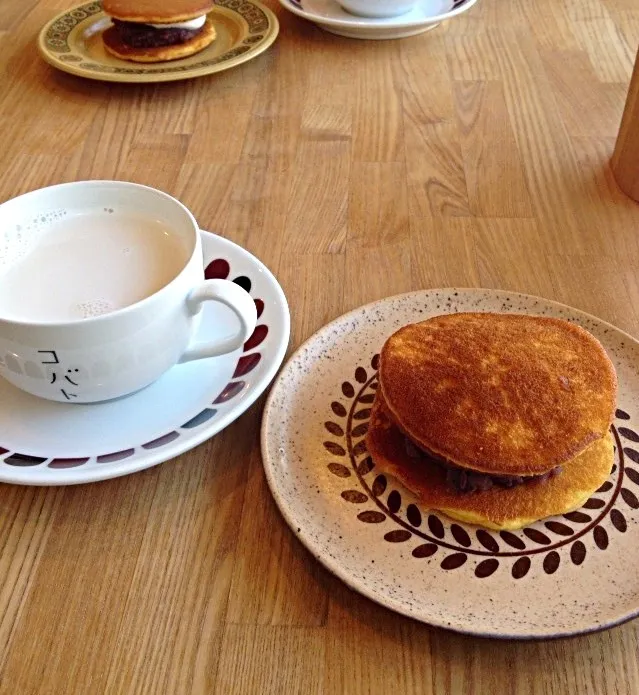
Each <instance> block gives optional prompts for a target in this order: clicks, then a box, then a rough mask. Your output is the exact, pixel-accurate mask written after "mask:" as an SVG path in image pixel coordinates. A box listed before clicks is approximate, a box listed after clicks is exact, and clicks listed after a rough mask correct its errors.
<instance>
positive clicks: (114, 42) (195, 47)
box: [102, 19, 216, 63]
mask: <svg viewBox="0 0 639 695" xmlns="http://www.w3.org/2000/svg"><path fill="white" fill-rule="evenodd" d="M215 37H216V32H215V27H214V26H213V22H212V21H211V20H210V19H207V20H206V24H205V25H204V26H203V27H202V30H201V31H200V32H199V33H198V34H197V36H194V37H193V38H192V39H189V40H188V41H185V42H184V43H180V44H175V45H173V46H157V47H154V48H132V47H130V46H127V45H126V44H125V43H123V42H122V41H121V40H120V38H119V37H118V34H117V32H116V31H115V29H114V27H110V28H109V29H107V30H106V31H105V32H104V33H103V34H102V40H103V41H104V47H105V49H106V50H107V51H108V52H109V53H110V54H111V55H114V56H115V57H116V58H122V60H132V61H134V62H136V63H160V62H163V61H165V60H177V59H178V58H186V57H187V56H190V55H193V54H194V53H197V52H198V51H201V50H202V49H204V48H206V47H207V46H208V45H209V44H210V43H212V42H213V41H214V40H215Z"/></svg>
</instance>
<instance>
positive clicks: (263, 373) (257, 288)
mask: <svg viewBox="0 0 639 695" xmlns="http://www.w3.org/2000/svg"><path fill="white" fill-rule="evenodd" d="M201 234H202V249H203V253H204V259H205V263H206V277H207V278H223V279H229V280H233V282H236V283H237V284H238V285H240V286H241V287H243V288H244V289H245V290H247V291H248V292H250V294H251V296H252V297H253V298H254V299H255V305H256V307H257V313H258V321H257V327H256V328H255V331H254V332H253V335H252V336H251V337H250V338H249V339H248V341H247V342H246V343H245V344H244V348H243V349H242V350H238V351H236V352H234V353H231V354H229V355H223V356H222V357H212V358H209V359H204V360H197V361H194V362H188V363H185V364H179V365H177V366H175V367H174V368H173V369H170V370H169V371H168V372H167V373H166V374H164V375H163V376H162V377H160V379H158V380H157V381H156V382H155V383H153V384H151V386H149V387H147V388H146V389H144V390H142V391H139V392H138V393H135V394H133V395H132V396H128V397H126V398H121V399H119V400H114V401H109V402H106V403H93V404H88V405H74V404H67V403H55V402H53V401H46V400H44V399H41V398H36V397H35V396H31V395H29V394H28V393H24V392H23V391H20V390H18V389H17V388H15V387H14V386H12V385H11V384H9V383H8V382H7V381H5V380H4V379H0V482H5V483H19V484H22V485H70V484H74V483H88V482H93V481H96V480H106V479H107V478H115V477H117V476H120V475H127V474H128V473H134V472H136V471H140V470H142V469H144V468H149V467H151V466H155V465H156V464H158V463H162V462H163V461H167V460H168V459H171V458H174V457H175V456H178V455H179V454H181V453H183V452H185V451H187V450H188V449H191V448H193V447H194V446H196V445H198V444H200V443H201V442H203V441H204V440H206V439H209V438H210V437H212V436H213V435H214V434H217V433H218V432H219V431H220V430H222V429H224V428H225V427H226V426H227V425H229V424H230V423H231V422H233V421H234V420H236V419H237V418H238V417H239V416H240V415H241V414H242V413H243V412H244V411H245V410H246V409H247V408H248V407H249V406H250V405H251V404H252V403H253V402H254V401H255V400H256V399H257V398H258V396H259V395H260V394H261V393H262V392H263V391H264V389H266V387H267V386H268V385H269V383H270V382H271V380H272V379H273V377H274V376H275V372H276V371H277V370H278V368H279V366H280V365H281V363H282V360H283V359H284V354H285V352H286V348H287V345H288V339H289V323H290V322H289V312H288V305H287V303H286V298H285V296H284V293H283V292H282V289H281V287H280V286H279V284H278V282H277V280H276V279H275V278H274V277H273V275H272V274H271V273H270V272H269V270H268V269H267V268H266V266H264V265H263V264H262V263H261V262H260V261H258V260H257V258H255V256H252V255H251V254H250V253H249V252H248V251H245V250H244V249H242V248H241V247H239V246H237V245H236V244H234V243H232V242H231V241H228V240H227V239H223V238H222V237H218V236H215V235H214V234H209V233H207V232H201ZM202 314H203V316H202V322H201V325H200V328H199V332H198V336H197V337H196V339H197V340H202V341H205V340H207V339H210V338H211V337H212V333H211V328H210V327H212V326H216V333H217V335H219V332H218V329H217V326H219V325H220V324H222V325H223V326H225V327H226V328H227V330H228V333H229V334H231V333H233V332H234V331H235V330H236V328H237V326H236V322H237V319H236V318H235V316H234V315H233V312H231V311H230V310H229V309H227V308H226V307H224V306H222V305H220V304H216V303H214V302H208V303H207V304H205V306H204V307H203V309H202Z"/></svg>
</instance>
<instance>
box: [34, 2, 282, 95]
mask: <svg viewBox="0 0 639 695" xmlns="http://www.w3.org/2000/svg"><path fill="white" fill-rule="evenodd" d="M209 17H210V18H211V19H212V20H213V22H214V24H215V26H216V30H218V34H219V33H220V32H219V28H221V27H222V26H227V27H228V26H229V25H232V26H233V28H234V29H235V33H236V36H235V38H234V39H233V41H232V43H231V45H230V46H229V47H228V49H227V50H225V51H224V52H223V53H221V54H220V53H219V43H217V45H216V42H217V40H216V41H214V42H213V43H212V44H211V45H210V46H208V47H207V48H205V49H204V50H203V51H200V52H199V53H197V54H195V55H193V56H189V57H188V58H183V59H181V60H175V61H166V62H162V63H151V64H149V63H147V64H142V63H133V62H129V61H125V60H119V59H117V58H114V57H111V56H108V57H106V58H105V59H100V57H99V56H98V57H97V58H96V56H94V55H91V53H90V52H89V50H88V48H87V40H89V39H92V38H94V37H95V35H96V34H101V33H102V31H104V29H106V28H107V27H108V26H110V20H109V18H108V16H107V15H106V14H105V13H104V11H103V10H102V3H100V2H88V3H83V4H82V5H78V6H76V7H72V8H71V9H69V10H66V11H65V12H62V13H60V14H59V15H57V16H56V17H54V18H53V19H52V20H51V21H49V22H47V24H45V26H44V27H43V28H42V30H41V31H40V35H39V36H38V49H39V51H40V54H41V55H42V57H43V58H44V60H45V61H46V62H47V63H49V64H50V65H53V67H55V68H58V69H59V70H62V71H64V72H68V73H71V74H72V75H79V76H80V77H87V78H89V79H94V80H103V81H107V82H170V81H172V80H184V79H190V78H193V77H202V76H203V75H210V74H212V73H215V72H221V71H222V70H228V69H229V68H233V67H235V66H236V65H240V64H241V63H245V62H246V61H248V60H251V59H252V58H255V57H256V56H258V55H260V54H261V53H263V52H264V51H265V50H266V49H267V48H268V47H269V46H270V45H271V44H272V43H273V42H274V41H275V39H276V38H277V35H278V33H279V23H278V21H277V17H276V16H275V14H273V12H272V11H271V10H269V9H268V7H265V6H264V5H262V4H261V3H260V2H258V0H215V7H214V8H213V9H212V10H211V12H210V13H209Z"/></svg>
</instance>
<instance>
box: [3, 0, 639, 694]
mask: <svg viewBox="0 0 639 695" xmlns="http://www.w3.org/2000/svg"><path fill="white" fill-rule="evenodd" d="M267 2H268V4H269V6H270V7H272V8H273V9H274V11H275V12H276V13H277V14H278V17H279V18H280V21H281V34H280V37H279V39H278V41H277V42H276V44H275V45H274V46H273V47H272V48H271V49H270V50H269V51H267V52H266V53H265V54H264V55H263V56H261V57H260V58H258V59H256V60H254V61H251V62H250V63H247V64H246V65H244V66H241V67H239V68H237V69H235V70H233V71H229V72H227V73H222V74H219V75H216V76H213V77H211V78H203V79H199V80H195V81H184V82H176V83H172V84H164V85H160V84H158V85H140V86H135V85H117V84H111V85H109V84H102V83H99V82H91V81H87V80H82V79H78V78H74V77H71V76H69V75H64V74H61V73H57V72H55V71H54V70H53V69H51V68H50V67H49V66H47V65H45V64H44V63H43V62H42V61H41V60H40V59H39V57H38V55H37V53H36V51H35V47H34V46H35V44H34V41H35V36H36V34H37V32H38V30H39V28H40V27H41V25H42V24H43V23H44V22H45V21H47V20H48V19H49V18H50V17H51V16H53V14H55V13H56V12H57V11H59V10H60V9H63V8H66V7H69V6H70V5H71V4H72V0H3V1H2V2H0V79H1V80H2V85H3V89H2V91H1V92H0V129H1V131H2V135H3V147H2V148H0V200H1V201H4V200H6V199H8V198H10V197H12V196H15V195H18V194H20V193H23V192H25V191H28V190H31V189H34V188H37V187H41V186H45V185H49V184H54V183H59V182H62V181H68V180H74V179H82V178H124V179H131V180H134V181H140V182H143V183H147V184H150V185H153V186H158V187H160V188H163V189H165V190H167V191H168V192H169V193H171V194H173V195H175V196H177V197H178V198H180V199H181V200H183V201H184V202H185V204H186V205H187V206H188V207H189V208H190V209H191V210H192V211H193V213H194V214H195V216H196V218H197V219H198V221H199V223H200V225H201V226H202V227H203V228H206V229H210V230H211V231H216V232H219V233H220V234H222V235H224V236H226V237H227V238H229V239H232V240H233V241H236V242H238V243H240V244H242V245H244V246H245V247H246V248H248V249H249V250H250V251H251V252H253V253H255V254H257V255H258V256H259V257H260V258H261V259H262V260H263V261H264V262H265V263H266V264H267V265H268V266H269V267H270V268H271V269H272V270H273V271H274V272H275V274H276V275H277V276H278V279H279V280H280V282H281V283H282V286H283V288H284V290H285V292H286V294H287V296H288V298H289V302H290V306H291V314H292V336H291V346H290V350H292V349H294V348H295V347H297V346H298V345H300V343H302V342H303V341H304V340H305V339H306V338H308V337H309V335H311V334H312V333H313V332H314V331H315V330H317V329H318V328H320V327H321V326H322V325H324V324H325V323H327V322H328V321H330V320H332V319H333V318H335V317H336V316H338V315H340V314H341V313H342V312H344V311H346V310H349V309H352V308H354V307H357V306H359V305H361V304H364V303H366V302H370V301H372V300H375V299H378V298H380V297H384V296H387V295H389V294H394V293H399V292H405V291H410V290H414V289H419V288H428V287H444V286H446V287H447V286H467V287H495V288H502V289H509V290H513V291H522V292H528V293H533V294H539V295H543V296H545V297H548V298H550V299H557V300H560V301H564V302H567V303H569V304H571V305H573V306H576V307H578V308H580V309H583V310H586V311H590V312H592V313H595V314H597V315H598V316H600V317H601V318H603V319H605V320H608V321H610V322H612V323H614V324H616V325H618V326H620V327H621V328H623V329H625V330H627V331H629V332H630V333H631V334H634V335H639V309H638V308H637V307H639V279H638V278H639V273H638V272H637V269H638V268H639V234H638V230H639V206H637V204H636V203H635V202H633V201H632V200H631V199H630V198H629V197H628V196H627V195H625V194H624V193H623V192H622V191H621V190H620V188H619V185H618V183H617V180H616V179H615V176H614V175H613V172H612V168H611V166H610V159H611V156H612V153H613V149H614V148H615V143H616V142H617V133H618V132H619V124H620V121H621V116H622V112H623V109H624V104H625V103H626V94H627V93H628V88H629V82H630V77H631V71H632V65H633V62H634V59H635V53H636V49H637V44H638V43H639V7H638V5H637V3H636V0H565V1H564V2H557V0H537V1H536V2H532V1H531V0H508V2H498V1H497V0H479V2H478V3H477V4H476V5H475V7H474V8H472V9H471V10H470V11H469V12H468V13H466V14H464V15H463V16H461V17H459V18H458V19H455V20H452V21H450V22H448V23H445V24H443V25H441V26H440V27H438V28H437V29H436V30H435V31H433V32H430V33H428V34H425V35H422V36H417V37H413V38H409V39H403V40H400V41H384V42H368V41H355V40H349V39H345V38H340V37H337V36H333V35H330V34H328V33H325V32H322V31H321V30H319V29H317V28H316V27H314V26H313V25H311V24H309V23H307V22H305V21H303V20H301V19H299V18H298V17H295V16H293V15H291V14H288V13H286V12H285V11H284V10H283V9H281V8H280V7H279V5H278V4H277V2H276V0H267ZM638 87H639V78H638V77H636V78H635V81H634V86H633V87H632V88H631V91H630V97H629V99H628V102H627V103H628V107H627V109H626V114H627V115H626V119H625V120H624V125H623V127H622V129H621V137H620V138H619V140H618V142H617V153H616V155H615V159H614V161H615V170H616V173H617V179H618V180H619V183H621V184H622V185H623V187H624V188H625V189H626V190H627V191H629V192H630V194H631V195H632V194H633V191H634V192H635V193H637V195H636V197H639V192H637V190H636V185H637V181H638V179H637V177H636V174H637V171H638V170H639V169H638V168H637V165H636V162H637V160H638V159H639V141H638V140H637V132H639V127H636V126H637V125H638V124H639V110H638V108H637V103H636V101H637V96H638V94H639V92H638V91H637V90H638ZM627 153H631V155H630V156H626V155H627ZM632 153H634V154H632ZM624 182H625V183H624ZM290 350H289V352H290ZM263 403H264V399H263V398H261V399H259V401H258V402H257V403H256V404H255V405H254V406H253V407H252V408H251V409H250V410H249V411H248V412H247V413H245V414H244V415H243V416H242V417H241V418H239V420H237V421H236V422H235V423H233V425H231V426H230V427H228V428H227V429H226V430H224V431H223V432H222V433H220V434H219V435H217V436H216V437H215V438H214V439H212V440H210V441H208V442H206V443H204V444H202V445H201V446H200V447H198V448H196V449H195V450H193V451H191V452H189V453H187V454H185V455H183V456H181V457H179V458H178V459H177V460H174V461H172V462H167V463H165V464H163V465H162V466H159V467H157V468H153V469H150V470H148V471H144V472H142V473H139V474H136V475H132V476H129V477H126V478H122V479H119V480H113V481H108V482H104V483H100V484H95V485H90V486H82V487H74V488H66V489H63V488H60V489H53V488H51V489H38V488H33V489H30V488H18V487H12V486H7V485H4V486H0V577H1V579H2V582H1V585H0V695H17V694H18V695H32V694H33V695H36V694H37V695H76V694H77V695H80V694H82V695H85V694H86V693H91V694H93V693H96V694H100V693H105V694H107V695H120V694H124V693H126V695H130V694H138V693H139V694H140V695H146V694H147V693H153V694H154V695H155V694H158V695H174V694H175V693H180V695H182V694H184V695H205V694H209V693H217V694H219V695H228V694H233V693H237V694H238V695H239V694H242V695H244V694H252V693H255V694H256V695H257V694H259V695H262V694H264V693H266V694H269V695H270V694H271V693H273V694H277V695H279V694H280V693H318V694H321V695H324V694H329V693H331V694H332V693H336V694H337V693H349V695H350V694H353V695H356V694H358V693H361V694H362V695H363V694H364V693H366V694H368V693H382V692H396V693H424V694H428V695H433V694H435V695H443V694H447V693H454V694H455V695H458V694H459V695H466V694H468V695H470V694H471V693H472V694H473V695H474V694H479V695H481V694H483V693H486V694H488V693H490V694H491V695H492V694H493V693H509V694H510V695H564V693H568V692H574V693H580V694H582V693H583V694H587V695H599V694H601V693H615V694H616V695H634V694H635V693H637V692H639V669H638V666H637V663H638V662H637V624H636V623H629V624H627V625H624V626H621V627H618V628H615V629H613V630H610V631H608V632H606V633H603V634H597V635H590V636H587V637H581V638H576V639H572V640H565V641H558V642H549V643H538V644H525V643H503V642H495V641H491V640H477V639H471V638H468V637H463V636H458V635H454V634H448V633H445V632H442V631H438V630H434V629H431V628H429V627H428V626H425V625H421V624H418V623H415V622H413V621H410V620H407V619H405V618H402V617H401V616H398V615H395V614H393V613H391V612H389V611H387V610H385V609H384V608H381V607H379V606H377V605H375V604H372V603H371V602H369V601H368V600H367V599H365V598H363V597H361V596H359V595H357V594H354V593H353V592H351V591H350V590H349V589H348V588H346V586H345V585H343V584H342V583H341V582H339V581H338V580H337V579H335V578H334V577H332V576H331V575H330V574H329V573H328V572H327V571H325V570H324V569H323V567H322V566H321V565H320V564H319V563H318V562H317V561H315V560H314V559H313V558H312V557H311V556H310V555H309V554H308V553H307V551H306V550H305V549H304V548H303V547H302V546H301V544H300V543H299V542H298V541H297V539H296V537H295V534H294V533H293V532H292V531H291V530H289V528H288V527H287V526H286V524H285V523H284V521H283V520H282V518H281V516H280V515H279V513H278V511H277V508H276V506H275V504H274V503H273V501H272V499H271V497H270V494H269V491H268V486H267V484H266V480H265V478H264V474H263V471H262V466H261V458H260V451H259V424H260V417H261V408H262V406H263ZM557 576H559V573H558V575H557Z"/></svg>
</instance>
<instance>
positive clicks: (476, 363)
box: [379, 313, 617, 516]
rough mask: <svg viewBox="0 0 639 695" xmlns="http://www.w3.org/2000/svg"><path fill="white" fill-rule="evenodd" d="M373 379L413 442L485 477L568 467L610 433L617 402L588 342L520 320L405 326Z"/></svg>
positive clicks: (459, 317)
mask: <svg viewBox="0 0 639 695" xmlns="http://www.w3.org/2000/svg"><path fill="white" fill-rule="evenodd" d="M379 380H380V387H381V389H382V392H383V395H384V400H385V402H386V405H387V408H388V410H389V412H390V415H391V417H392V420H393V421H394V422H396V423H397V424H398V425H400V426H401V428H402V429H403V430H404V432H405V433H406V434H407V435H408V436H409V437H410V439H411V440H413V441H414V442H415V443H416V444H417V445H419V446H420V447H422V448H423V449H427V450H429V451H431V452H434V453H435V454H436V455H438V456H440V457H442V458H444V459H446V460H448V461H450V462H451V463H453V464H454V465H455V466H458V467H462V468H469V469H473V470H476V471H480V472H483V473H488V474H491V475H500V474H501V475H524V476H525V475H540V474H543V473H546V472H548V471H550V470H552V469H553V468H555V467H557V466H559V465H562V464H565V463H566V462H568V461H570V460H571V459H573V458H574V457H575V456H577V455H578V454H580V453H581V452H582V451H583V450H584V449H586V447H588V446H589V445H591V444H592V443H593V442H596V441H597V440H599V439H601V438H602V437H604V435H605V434H606V432H608V429H609V427H610V423H611V422H612V418H613V414H614V408H615V400H616V393H617V377H616V374H615V370H614V367H613V365H612V363H611V361H610V359H609V358H608V356H607V355H606V352H605V350H604V349H603V347H602V346H601V344H600V343H599V341H597V340H596V338H594V336H592V335H590V333H588V332H587V331H585V330H584V329H582V328H580V327H579V326H575V325H574V324H572V323H569V322H568V321H563V320H561V319H555V318H548V317H541V316H527V315H519V314H490V313H461V314H447V315H444V316H437V317H434V318H432V319H429V320H427V321H423V322H421V323H415V324H411V325H408V326H405V327H404V328H401V329H400V330H398V331H397V332H396V333H395V334H393V335H392V336H391V337H390V338H389V339H388V340H387V341H386V343H385V344H384V347H383V349H382V352H381V359H380V371H379ZM601 446H602V444H601V443H600V445H599V447H598V448H597V449H596V450H597V451H599V450H600V449H601ZM591 455H592V454H591ZM584 489H585V488H584ZM496 494H497V493H496ZM498 494H499V495H502V494H506V493H505V492H503V491H501V490H500V491H498ZM513 494H516V493H513ZM575 504H577V502H575ZM541 516H543V515H541Z"/></svg>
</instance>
